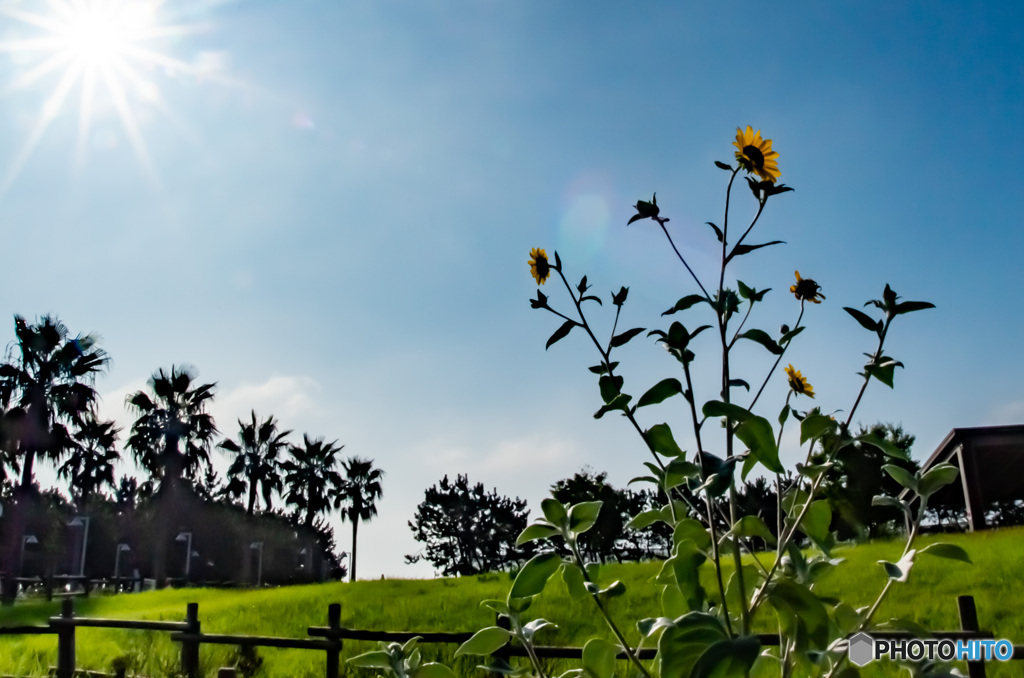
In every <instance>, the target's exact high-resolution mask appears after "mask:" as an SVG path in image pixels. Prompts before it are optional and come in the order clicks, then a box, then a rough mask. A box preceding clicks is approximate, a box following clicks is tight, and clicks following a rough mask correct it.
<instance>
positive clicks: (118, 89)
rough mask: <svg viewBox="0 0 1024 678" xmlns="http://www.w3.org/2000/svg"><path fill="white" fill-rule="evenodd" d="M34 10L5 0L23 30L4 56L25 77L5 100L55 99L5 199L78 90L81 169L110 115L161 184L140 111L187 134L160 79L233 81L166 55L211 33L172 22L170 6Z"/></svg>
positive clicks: (101, 0) (3, 185)
mask: <svg viewBox="0 0 1024 678" xmlns="http://www.w3.org/2000/svg"><path fill="white" fill-rule="evenodd" d="M30 4H32V3H14V4H12V3H10V2H4V0H0V19H3V18H5V17H6V18H8V19H14V20H15V21H16V22H17V23H13V24H11V22H6V23H9V24H11V25H13V26H15V27H16V30H15V31H14V32H13V34H14V36H16V37H13V38H12V39H8V40H6V41H0V53H7V54H9V55H11V56H12V57H13V58H15V59H16V61H17V63H18V64H19V65H20V69H19V70H20V71H21V72H20V73H19V75H18V76H17V77H16V78H15V79H14V80H13V81H12V82H11V83H9V84H8V86H7V87H6V88H5V91H4V93H5V94H8V93H11V92H14V91H16V90H25V89H28V88H30V87H34V86H36V85H39V86H40V87H47V89H48V91H49V94H48V96H47V97H46V99H45V101H43V103H42V106H41V108H40V110H39V114H38V116H37V119H36V122H35V125H34V127H33V129H32V131H31V133H30V134H29V135H27V138H26V140H25V142H24V144H23V146H22V148H21V151H20V152H19V154H18V155H17V156H16V157H15V158H14V160H13V162H12V163H11V164H10V166H9V168H8V170H7V172H6V173H5V175H4V176H3V178H2V179H0V197H2V196H3V195H4V194H5V193H6V192H7V190H8V189H9V188H10V186H11V184H12V183H13V182H14V180H15V179H16V178H17V176H18V174H19V173H20V172H21V170H22V168H23V167H24V165H25V163H26V162H27V161H28V160H29V158H30V157H31V155H32V152H33V151H34V150H35V148H36V146H37V145H38V143H39V140H40V139H41V138H42V136H43V134H44V133H45V131H46V129H47V128H48V127H49V126H50V125H51V123H53V121H54V120H55V119H56V118H57V117H58V116H60V114H61V113H63V112H64V111H65V110H66V109H67V108H68V107H69V106H68V104H69V99H72V95H73V93H74V92H75V90H78V99H79V102H78V106H77V117H78V125H77V127H78V142H77V144H76V149H75V160H76V164H77V165H78V166H79V167H81V166H82V164H83V163H84V161H85V156H86V153H87V149H88V145H89V144H88V141H89V139H90V137H91V129H92V126H93V123H94V121H95V120H94V119H95V118H97V117H98V116H101V115H107V114H108V113H107V111H111V112H112V113H113V114H114V115H116V117H117V118H118V119H119V120H120V124H121V128H122V130H123V133H124V136H125V137H126V138H127V140H128V142H129V143H130V145H131V147H132V149H133V150H134V152H135V155H136V156H137V157H138V159H139V161H140V162H141V163H142V165H143V167H144V169H145V170H146V172H147V174H148V175H149V176H150V178H151V179H152V180H154V181H156V172H155V169H154V167H153V163H152V162H151V160H150V157H149V151H148V149H147V147H146V144H145V141H144V139H143V136H142V131H141V129H140V125H139V118H138V115H137V113H138V111H139V107H140V106H149V107H152V108H154V109H155V110H156V111H157V112H159V113H161V114H163V115H164V116H165V117H167V118H169V119H170V120H171V121H172V122H174V123H175V124H176V126H178V127H180V126H181V125H180V123H178V122H177V120H176V119H175V118H174V116H173V115H172V114H171V111H170V110H168V108H167V106H166V105H165V104H164V103H163V101H162V100H161V97H160V91H159V88H158V87H157V85H156V83H155V82H154V81H153V78H154V77H156V76H160V75H165V76H170V77H182V76H184V77H194V78H196V77H198V78H202V79H204V80H219V81H221V82H227V80H226V79H224V78H220V77H218V76H217V74H216V73H211V72H210V70H209V68H208V66H207V63H208V60H205V61H204V60H203V59H199V60H198V61H197V62H194V63H189V62H187V61H182V60H180V59H178V58H175V57H173V56H171V55H170V54H169V53H168V52H167V51H166V48H167V47H168V45H170V44H171V43H172V42H173V41H174V40H176V39H179V38H181V37H182V36H185V35H188V34H191V33H196V32H200V31H204V30H207V29H208V28H209V27H208V26H206V25H202V24H180V23H172V22H171V21H170V20H169V19H168V18H167V15H168V14H169V13H170V12H169V11H168V7H167V5H169V4H171V3H170V2H169V0H46V1H45V2H42V1H40V2H37V3H35V4H37V5H38V6H39V7H40V9H39V11H33V10H30V9H27V7H28V6H29V5H30ZM162 48H164V49H162ZM200 56H201V55H200ZM46 80H50V81H56V82H55V84H53V85H52V86H50V87H48V86H46V85H43V84H42V83H44V82H45V81H46ZM44 91H46V90H44Z"/></svg>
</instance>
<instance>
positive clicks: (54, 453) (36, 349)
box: [0, 315, 109, 491]
mask: <svg viewBox="0 0 1024 678" xmlns="http://www.w3.org/2000/svg"><path fill="white" fill-rule="evenodd" d="M14 332H15V335H16V336H17V338H18V344H17V351H18V353H19V355H17V356H16V357H15V358H14V359H13V360H10V361H8V362H6V363H5V364H3V365H0V403H2V404H3V406H4V407H7V406H8V405H9V404H13V405H14V407H12V409H11V411H10V412H8V413H7V421H8V423H9V424H10V426H9V427H8V432H9V436H10V437H11V438H12V441H11V442H12V443H13V444H14V445H15V446H16V454H17V456H19V457H20V458H21V489H22V490H23V491H24V490H28V489H29V488H30V487H31V486H32V482H33V471H34V466H35V459H36V457H37V456H42V457H49V458H51V459H59V458H60V457H61V456H62V455H63V454H64V453H65V452H68V451H70V450H72V449H74V448H75V446H76V443H75V441H74V439H73V437H72V436H71V434H70V433H69V432H68V429H67V427H66V424H69V423H70V424H80V423H81V422H82V418H83V416H84V415H85V413H86V412H87V411H88V410H89V409H90V408H91V407H92V406H93V405H94V403H95V402H96V399H97V394H96V390H95V389H94V388H93V381H94V379H95V376H96V374H97V373H98V372H100V371H102V370H103V369H104V368H105V367H106V366H107V364H108V362H109V358H108V357H107V354H106V353H105V352H104V351H102V350H100V349H98V348H96V338H95V337H94V336H93V335H89V334H87V335H79V336H77V337H75V338H73V339H71V338H69V337H68V328H67V327H66V326H65V325H64V323H62V322H60V320H59V319H58V318H56V317H53V316H49V315H45V316H43V317H42V319H41V320H40V321H39V322H38V323H36V324H35V325H29V324H28V323H27V322H25V319H24V318H23V317H22V316H20V315H15V316H14Z"/></svg>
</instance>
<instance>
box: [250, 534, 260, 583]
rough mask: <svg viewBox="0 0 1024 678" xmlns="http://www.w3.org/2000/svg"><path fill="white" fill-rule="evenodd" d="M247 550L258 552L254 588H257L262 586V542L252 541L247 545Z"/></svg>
mask: <svg viewBox="0 0 1024 678" xmlns="http://www.w3.org/2000/svg"><path fill="white" fill-rule="evenodd" d="M249 548H250V549H251V550H253V551H258V552H259V557H258V559H257V561H256V563H257V564H256V588H259V587H261V586H263V542H261V541H254V542H253V543H251V544H249Z"/></svg>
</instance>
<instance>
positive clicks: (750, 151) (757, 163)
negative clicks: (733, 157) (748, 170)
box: [743, 146, 764, 169]
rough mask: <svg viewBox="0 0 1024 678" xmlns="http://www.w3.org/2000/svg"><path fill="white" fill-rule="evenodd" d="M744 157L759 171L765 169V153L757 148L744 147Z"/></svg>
mask: <svg viewBox="0 0 1024 678" xmlns="http://www.w3.org/2000/svg"><path fill="white" fill-rule="evenodd" d="M743 155H745V156H747V157H748V158H750V162H752V163H753V164H754V167H756V168H758V169H761V168H763V167H764V153H762V152H761V149H760V148H758V147H757V146H744V147H743Z"/></svg>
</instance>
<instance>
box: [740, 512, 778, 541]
mask: <svg viewBox="0 0 1024 678" xmlns="http://www.w3.org/2000/svg"><path fill="white" fill-rule="evenodd" d="M730 532H731V533H732V534H735V535H737V536H739V537H748V538H750V537H758V538H760V539H764V540H765V541H766V542H768V543H769V544H774V543H775V535H774V534H772V531H771V530H769V529H768V526H767V525H765V524H764V521H763V520H761V518H759V517H758V516H753V515H751V516H743V517H742V518H740V519H739V520H737V521H736V524H735V525H733V528H732V529H731V530H730Z"/></svg>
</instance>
